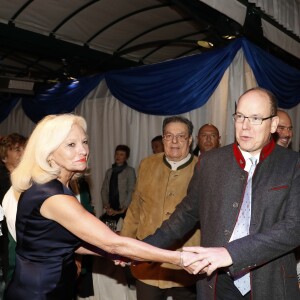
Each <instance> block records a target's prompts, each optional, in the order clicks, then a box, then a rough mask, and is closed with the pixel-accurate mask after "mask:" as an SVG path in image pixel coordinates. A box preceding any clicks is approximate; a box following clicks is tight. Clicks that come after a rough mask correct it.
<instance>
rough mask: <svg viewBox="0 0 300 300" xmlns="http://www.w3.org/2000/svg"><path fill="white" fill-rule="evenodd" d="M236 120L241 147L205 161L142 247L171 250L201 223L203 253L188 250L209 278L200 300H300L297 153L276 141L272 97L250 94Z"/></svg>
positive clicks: (201, 282) (262, 91) (244, 97)
mask: <svg viewBox="0 0 300 300" xmlns="http://www.w3.org/2000/svg"><path fill="white" fill-rule="evenodd" d="M233 119H234V124H235V137H236V143H234V144H231V145H227V146H223V147H221V148H219V149H217V150H214V151H208V152H205V153H204V154H203V155H201V156H200V158H199V164H198V165H197V167H196V168H195V172H194V175H193V177H192V179H191V182H190V185H189V189H188V194H187V196H186V197H185V199H183V200H182V201H181V202H180V204H179V205H178V206H177V207H176V210H175V211H174V213H173V214H172V215H171V216H170V218H169V219H168V220H167V221H165V222H164V223H163V225H162V226H161V228H159V229H158V230H157V231H156V232H155V234H154V235H152V236H149V237H148V238H146V239H144V241H146V242H148V243H150V244H152V245H156V246H159V247H164V248H171V247H172V245H173V244H174V243H176V241H178V240H181V239H182V237H183V236H185V234H186V233H187V232H189V231H190V230H191V229H192V228H194V226H195V224H197V222H200V224H201V245H202V247H191V248H190V251H197V252H198V253H199V257H198V258H199V262H198V263H197V264H195V265H194V274H198V273H199V272H201V273H206V274H207V277H206V278H204V279H202V280H199V281H198V283H197V292H198V295H197V296H198V299H199V300H200V299H201V300H203V299H205V300H212V299H218V300H221V299H222V300H224V299H226V300H229V299H230V300H231V299H234V300H246V299H254V300H255V299H259V300H269V299H280V300H283V299H286V300H288V299H300V295H299V289H298V282H297V273H296V259H295V255H294V253H293V250H294V249H295V248H296V247H298V246H299V244H300V214H299V211H300V201H299V199H300V158H299V153H297V152H294V151H292V150H287V149H286V148H283V147H280V146H278V145H276V143H275V142H274V139H273V138H272V137H271V135H272V133H274V132H275V131H276V129H277V125H278V122H279V120H278V119H279V118H278V116H277V103H276V98H275V96H274V95H273V94H272V93H271V92H269V91H267V90H265V89H263V88H259V87H257V88H253V89H250V90H248V91H246V92H245V93H244V94H243V95H241V96H240V98H239V100H238V103H237V108H236V112H235V113H234V114H233ZM255 160H256V162H257V164H255ZM253 169H254V173H253V171H252V170H253ZM250 171H251V172H250ZM251 174H253V176H252V179H249V178H248V177H250V178H251ZM245 189H246V192H245ZM160 200H162V199H160ZM246 203H247V205H245V204H246ZM183 249H184V250H188V248H183ZM241 281H242V283H243V286H242V285H241V286H240V285H239V284H240V283H241Z"/></svg>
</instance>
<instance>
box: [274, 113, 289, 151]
mask: <svg viewBox="0 0 300 300" xmlns="http://www.w3.org/2000/svg"><path fill="white" fill-rule="evenodd" d="M277 116H278V117H279V123H278V126H277V130H276V133H275V141H276V143H277V144H278V145H280V146H282V147H285V148H288V147H289V146H290V145H291V142H292V137H293V125H292V120H291V118H290V116H289V114H288V113H286V112H285V111H283V110H278V111H277Z"/></svg>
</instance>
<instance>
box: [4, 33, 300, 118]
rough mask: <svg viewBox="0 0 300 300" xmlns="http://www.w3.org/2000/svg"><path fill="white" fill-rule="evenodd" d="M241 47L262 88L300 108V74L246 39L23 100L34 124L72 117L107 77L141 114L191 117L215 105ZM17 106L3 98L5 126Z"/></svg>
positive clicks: (283, 102)
mask: <svg viewBox="0 0 300 300" xmlns="http://www.w3.org/2000/svg"><path fill="white" fill-rule="evenodd" d="M241 48H242V49H243V51H244V54H245V58H246V59H247V61H248V63H249V65H250V67H251V69H252V70H253V73H254V76H255V78H256V80H257V82H258V85H259V86H262V87H264V88H266V89H269V90H270V91H272V92H273V93H274V94H275V95H276V96H277V98H278V104H279V107H281V108H292V107H294V106H296V105H297V104H298V103H300V71H299V70H297V69H295V68H293V67H291V66H288V65H287V64H285V63H283V62H282V61H280V60H279V59H277V58H275V57H273V56H272V55H270V54H269V53H267V52H265V51H264V50H262V49H260V48H258V47H257V46H255V45H253V44H252V43H250V42H249V41H247V40H246V39H244V38H241V39H237V40H234V41H232V42H231V44H230V45H228V46H227V47H224V48H222V49H217V50H213V51H210V52H207V53H204V54H198V55H193V56H189V57H185V58H181V59H176V60H172V61H167V62H163V63H159V64H154V65H149V66H143V67H138V68H132V69H127V70H122V71H111V72H107V73H105V74H100V75H95V76H91V77H83V78H81V79H79V80H78V83H75V82H67V83H59V84H57V85H55V86H52V87H51V88H47V89H46V88H44V90H42V91H40V92H38V93H37V94H36V96H34V97H25V98H23V100H22V107H23V109H24V111H25V113H26V115H27V116H28V117H29V118H30V119H31V120H32V121H34V122H37V121H39V120H40V119H42V118H43V117H44V116H46V115H48V114H58V113H64V112H71V111H73V110H74V108H75V107H76V106H77V105H78V104H79V103H80V102H81V101H82V100H83V99H84V97H86V96H87V94H88V93H89V92H90V91H91V90H93V89H94V88H95V87H96V86H97V85H98V84H99V82H100V81H101V80H102V79H103V78H105V80H106V82H107V85H108V88H109V89H110V91H111V93H112V94H113V95H114V96H115V97H116V98H117V99H118V100H120V101H121V102H123V103H124V104H126V105H127V106H129V107H131V108H133V109H134V110H136V111H139V112H142V113H146V114H152V115H177V114H181V113H185V112H189V111H191V110H193V109H196V108H199V107H201V106H202V105H204V104H205V103H206V102H207V101H208V100H209V98H210V96H211V95H212V93H213V92H214V90H215V89H216V87H217V86H218V84H219V82H220V80H221V78H222V76H223V74H224V72H225V71H226V69H227V68H228V66H229V65H230V64H231V63H232V60H233V59H234V57H235V55H236V53H237V51H238V50H239V49H241ZM16 103H17V100H16V99H13V100H7V99H6V98H2V99H1V98H0V109H1V110H0V122H2V121H3V120H4V119H5V118H6V117H7V116H8V114H9V113H10V111H11V109H12V108H13V107H14V106H15V104H16Z"/></svg>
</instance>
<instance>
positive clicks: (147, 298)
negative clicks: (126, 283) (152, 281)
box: [136, 280, 197, 300]
mask: <svg viewBox="0 0 300 300" xmlns="http://www.w3.org/2000/svg"><path fill="white" fill-rule="evenodd" d="M136 295H137V300H166V299H167V298H168V296H171V297H172V300H196V298H197V295H196V287H195V285H192V286H187V287H174V288H168V289H160V288H158V287H156V286H153V285H149V284H145V283H143V282H141V281H139V280H137V281H136Z"/></svg>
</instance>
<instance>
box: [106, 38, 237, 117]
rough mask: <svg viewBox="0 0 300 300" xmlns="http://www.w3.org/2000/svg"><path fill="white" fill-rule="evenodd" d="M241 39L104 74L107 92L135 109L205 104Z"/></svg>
mask: <svg viewBox="0 0 300 300" xmlns="http://www.w3.org/2000/svg"><path fill="white" fill-rule="evenodd" d="M240 47H241V41H240V40H239V41H236V42H235V43H232V44H230V45H229V46H228V47H225V48H223V49H217V50H215V51H211V52H207V53H204V54H200V55H193V56H189V57H185V58H181V59H177V60H172V61H168V62H164V63H160V64H155V65H150V66H143V67H138V68H134V69H130V70H122V71H112V72H108V73H106V74H105V80H106V83H107V86H108V88H109V90H110V92H111V93H112V94H113V95H114V97H116V98H117V99H118V100H120V101H121V102H123V103H124V104H126V105H127V106H129V107H131V108H132V109H134V110H137V111H139V112H143V113H145V114H152V115H175V114H181V113H185V112H188V111H191V110H193V109H196V108H198V107H201V106H202V105H204V104H205V103H206V102H207V101H208V99H209V97H210V96H211V94H212V93H213V92H214V90H215V89H216V87H217V86H218V84H219V83H220V81H221V79H222V77H223V74H224V72H225V71H226V69H227V68H228V66H229V65H230V64H231V62H232V60H233V59H234V57H235V55H236V53H237V51H238V50H239V49H240Z"/></svg>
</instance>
